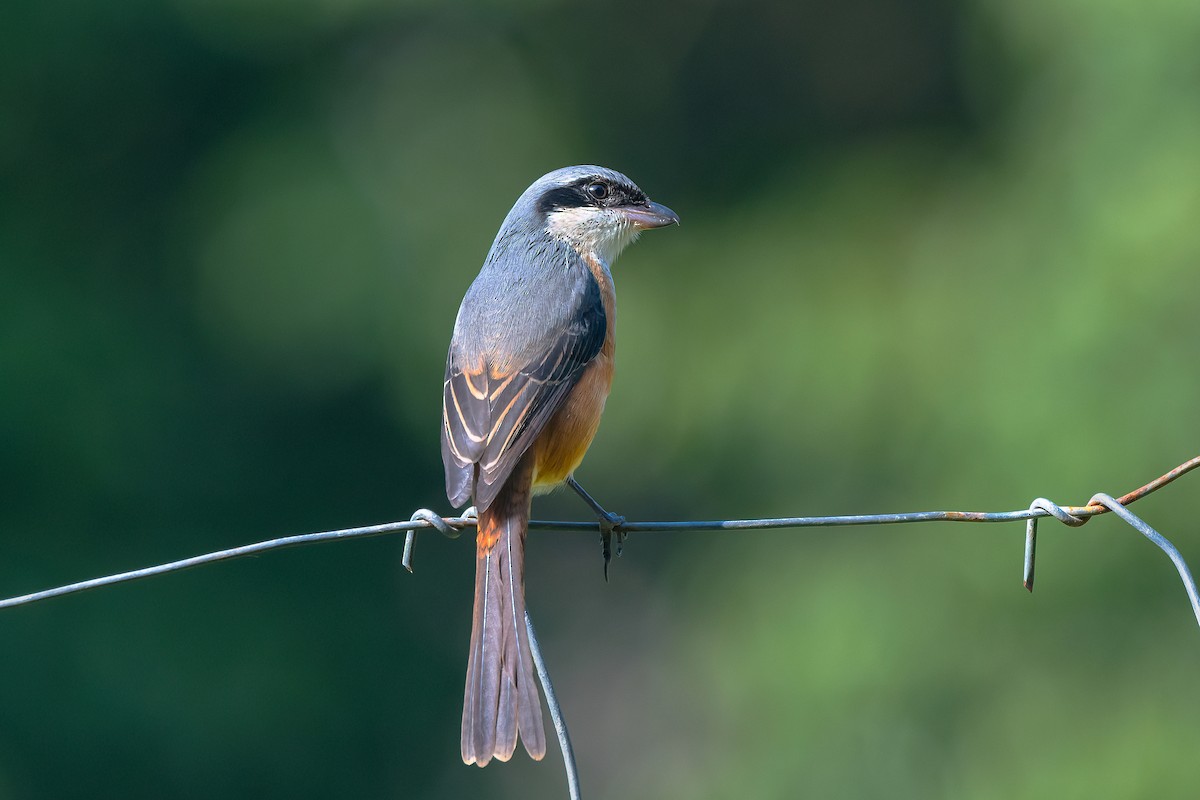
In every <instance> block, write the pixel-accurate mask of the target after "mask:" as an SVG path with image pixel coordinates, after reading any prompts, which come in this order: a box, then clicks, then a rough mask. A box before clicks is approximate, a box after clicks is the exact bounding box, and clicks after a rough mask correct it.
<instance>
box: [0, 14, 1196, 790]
mask: <svg viewBox="0 0 1200 800" xmlns="http://www.w3.org/2000/svg"><path fill="white" fill-rule="evenodd" d="M1198 41H1200V7H1197V5H1196V4H1195V3H1194V2H1190V1H1189V0H1147V1H1146V2H1141V3H1129V2H1111V1H1101V2H1094V1H1093V2H1081V1H1080V0H965V1H963V2H957V1H951V0H911V1H910V2H900V0H849V2H845V1H843V2H838V1H837V0H813V2H809V3H791V2H753V3H735V2H733V1H732V0H727V1H726V2H713V1H712V0H709V2H696V3H688V4H678V5H675V4H668V3H661V4H660V3H645V2H628V1H623V2H606V3H556V2H549V0H545V1H540V0H527V1H526V2H519V3H500V2H488V3H478V4H467V3H436V2H387V1H386V0H290V1H289V2H281V1H280V0H215V1H214V0H126V1H125V2H110V3H97V2H93V0H50V2H46V3H34V2H31V1H30V0H17V2H7V3H4V4H3V6H2V7H0V180H2V181H3V183H2V191H0V270H2V271H0V385H2V389H0V497H2V498H3V500H2V502H0V546H2V549H0V589H2V592H0V593H2V594H3V595H5V596H8V595H13V594H19V593H23V592H27V591H33V590H37V589H42V588H47V587H49V586H53V585H57V584H60V583H65V582H70V581H74V580H78V579H82V578H86V577H92V576H96V575H101V574H105V573H109V572H115V571H119V570H124V569H129V568H133V567H137V566H143V565H148V564H152V563H157V562H160V561H166V560H171V559H174V558H179V557H183V556H187V555H192V554H196V553H201V552H205V551H208V550H212V549H217V548H222V547H227V546H232V545H236V544H242V543H246V542H251V541H257V540H260V539H264V538H269V537H272V536H276V535H283V534H288V533H300V532H306V531H315V530H322V529H326V528H332V527H343V526H351V525H357V524H365V523H373V522H381V521H386V520H392V519H401V518H407V516H408V515H409V514H410V513H411V512H412V510H413V509H415V508H418V507H421V506H430V507H433V508H436V509H442V510H445V509H446V501H445V497H444V495H443V490H442V484H441V480H442V470H441V465H440V461H439V452H438V440H437V436H438V414H439V412H440V394H439V385H440V381H441V377H442V369H443V364H444V356H445V349H446V344H447V342H448V340H449V335H450V330H451V326H452V323H453V319H454V314H455V311H456V309H457V305H458V302H459V299H460V298H461V296H462V293H463V291H464V290H465V288H466V286H467V285H468V283H469V282H470V281H471V279H472V278H473V277H474V275H475V273H476V271H477V269H478V267H479V264H480V263H481V262H482V259H483V256H484V254H485V252H486V250H487V248H488V246H489V244H490V243H491V240H492V237H493V235H494V234H495V231H496V228H497V227H498V226H499V223H500V221H501V219H502V218H503V216H504V214H505V213H506V212H507V210H508V208H509V206H510V205H511V204H512V202H513V200H514V199H515V198H516V196H517V195H518V194H519V193H520V192H521V191H522V190H523V189H524V188H525V187H526V186H527V185H528V184H529V183H530V182H531V181H532V180H533V179H534V178H536V177H538V176H539V175H541V174H542V173H544V172H547V171H549V170H551V169H553V168H556V167H559V166H563V165H566V164H574V163H599V164H604V165H607V166H611V167H614V168H616V169H620V170H622V171H624V172H626V173H627V174H628V175H630V176H631V177H632V178H633V179H634V180H635V181H637V182H638V183H639V184H640V185H641V186H642V188H643V189H645V190H646V191H647V193H648V194H649V195H650V196H651V197H653V198H654V199H656V200H659V201H661V202H664V203H666V204H668V205H670V206H671V207H672V208H674V209H675V210H676V211H678V212H679V214H680V215H681V216H682V218H683V223H684V224H683V226H682V227H681V228H678V229H672V230H670V231H665V232H658V233H655V234H653V235H648V236H646V237H645V238H644V239H643V241H642V242H641V243H639V244H638V245H637V246H635V247H634V248H632V249H631V250H630V251H629V252H628V253H627V254H626V255H625V256H624V257H623V258H622V260H621V262H620V263H619V264H618V265H617V268H616V279H617V283H618V294H619V298H620V320H619V327H618V342H619V347H618V352H619V354H620V358H619V362H620V368H619V371H618V376H617V380H616V385H615V387H614V391H613V395H612V397H611V399H610V402H609V406H608V412H607V414H606V418H605V422H604V425H603V426H602V428H601V434H600V436H599V437H598V440H597V442H596V444H595V445H594V447H593V448H592V451H591V454H590V456H589V458H588V460H587V461H586V463H585V464H584V466H583V468H582V469H581V471H580V473H579V476H580V479H581V480H582V481H583V483H584V484H585V485H587V486H588V487H589V488H590V489H591V490H592V491H593V492H594V493H595V494H596V495H597V496H598V497H599V498H601V499H602V501H603V502H605V503H606V504H607V505H608V506H609V507H610V508H611V509H613V510H616V511H618V512H620V513H623V514H626V515H628V516H629V517H630V518H633V519H687V518H692V519H700V518H713V517H742V516H766V515H783V514H787V515H794V514H836V513H871V512H883V511H915V510H927V509H935V508H947V507H950V508H959V509H978V510H1006V509H1013V508H1021V507H1024V506H1025V505H1027V504H1028V503H1029V501H1030V500H1031V499H1032V498H1034V497H1036V496H1039V495H1044V496H1047V497H1051V498H1054V499H1056V500H1058V501H1060V502H1063V503H1082V502H1085V501H1086V500H1087V498H1088V497H1090V496H1091V494H1092V493H1093V492H1095V491H1109V492H1112V493H1114V494H1120V493H1122V492H1124V491H1127V490H1129V489H1131V488H1134V487H1135V486H1138V485H1140V484H1142V483H1144V482H1145V481H1148V480H1150V479H1151V478H1153V477H1155V476H1157V475H1159V474H1160V473H1162V472H1164V471H1166V470H1167V469H1169V468H1170V467H1172V466H1174V465H1176V464H1177V463H1179V462H1182V461H1184V460H1185V459H1187V458H1189V457H1191V456H1194V455H1196V454H1197V452H1198V449H1200V448H1198V447H1197V443H1198V442H1200V437H1198V436H1197V433H1198V429H1200V414H1197V409H1198V408H1200V369H1198V359H1197V353H1198V348H1197V336H1198V334H1197V319H1198V310H1200V280H1198V279H1197V266H1198V265H1200V224H1198V222H1197V220H1198V218H1200V48H1197V46H1196V43H1197V42H1198ZM1198 487H1200V477H1196V476H1191V477H1188V478H1184V479H1183V480H1182V481H1180V482H1179V483H1178V484H1176V485H1174V486H1172V487H1171V488H1169V489H1167V490H1165V491H1163V492H1161V493H1160V494H1157V495H1155V496H1154V497H1153V498H1151V499H1148V500H1146V501H1144V502H1142V503H1140V504H1138V506H1137V508H1136V510H1137V511H1138V513H1140V514H1142V515H1144V516H1145V517H1146V518H1147V520H1148V521H1150V522H1151V524H1155V525H1157V526H1159V527H1160V529H1161V530H1163V531H1164V532H1165V533H1167V534H1168V535H1171V536H1174V537H1175V539H1176V541H1177V542H1178V543H1179V544H1180V546H1181V548H1182V549H1183V551H1184V553H1185V554H1187V555H1190V556H1191V559H1192V562H1193V565H1195V566H1200V533H1198V532H1197V527H1198V526H1197V524H1196V522H1195V517H1196V514H1197V513H1198V512H1200V492H1198ZM535 515H536V516H538V517H541V518H563V517H567V518H575V519H584V518H586V517H587V514H586V511H585V509H584V507H583V506H582V505H581V504H580V503H579V502H578V501H576V500H575V499H573V498H572V497H569V496H562V495H558V496H554V497H550V498H547V499H544V500H540V501H539V502H538V503H537V505H536V508H535ZM1043 530H1044V533H1043V536H1042V537H1041V538H1042V542H1041V548H1040V553H1039V555H1040V563H1039V582H1038V592H1037V594H1035V595H1033V596H1032V597H1031V596H1028V595H1026V593H1025V592H1024V591H1023V590H1022V589H1021V586H1020V578H1019V571H1020V555H1021V548H1022V542H1023V526H1021V525H1019V524H1017V525H1006V526H948V525H925V526H914V527H902V528H856V529H836V530H816V531H786V532H756V533H743V534H728V535H717V534H711V533H704V534H693V535H675V534H645V535H638V536H635V537H633V538H632V539H631V540H630V541H629V543H628V545H627V548H626V552H625V555H624V557H623V558H622V559H621V560H620V561H619V562H616V563H615V564H614V568H613V570H612V579H611V580H610V581H609V583H607V584H605V583H604V581H603V580H602V577H601V563H600V554H599V547H598V544H597V543H596V541H595V540H594V538H593V537H592V536H583V535H578V534H559V533H552V532H541V533H537V534H535V535H534V537H533V540H532V542H531V545H530V552H529V561H530V564H529V567H528V576H529V585H528V596H529V604H530V608H531V610H532V611H533V613H534V615H535V619H536V620H537V621H538V623H539V628H540V632H541V635H542V639H543V645H544V649H545V655H546V657H547V659H548V661H549V664H550V666H551V670H552V673H553V675H554V677H555V680H556V683H557V688H558V690H559V692H560V695H561V698H562V700H563V702H564V705H565V709H566V713H567V718H568V721H569V723H570V726H571V730H572V733H573V736H574V741H575V746H576V749H577V752H578V756H579V765H580V769H581V773H582V779H583V785H584V789H585V792H586V796H588V797H590V798H617V797H646V798H658V797H670V798H728V797H735V796H736V797H764V798H794V797H820V798H864V797H872V798H985V799H986V798H1013V797H1021V798H1045V797H1054V798H1076V797H1078V798H1131V797H1156V798H1175V797H1178V798H1184V797H1189V798H1190V797H1195V796H1196V791H1197V790H1196V786H1197V785H1198V783H1197V782H1198V781H1200V762H1197V760H1196V753H1197V752H1198V751H1200V726H1197V723H1196V720H1197V715H1196V711H1197V707H1198V704H1200V680H1198V677H1197V676H1198V675H1200V672H1198V670H1197V664H1198V663H1200V636H1198V635H1197V630H1196V627H1195V622H1194V620H1193V619H1192V617H1191V614H1190V613H1189V611H1188V608H1187V605H1186V598H1185V596H1184V593H1183V590H1182V588H1181V586H1180V585H1179V582H1178V580H1177V578H1176V576H1175V573H1174V570H1173V569H1172V568H1171V566H1170V564H1169V563H1168V561H1167V560H1166V559H1165V558H1164V557H1163V556H1162V554H1161V553H1160V552H1158V551H1157V550H1156V549H1155V548H1154V547H1152V546H1151V545H1150V544H1148V543H1147V542H1145V541H1143V540H1141V538H1140V537H1139V536H1138V535H1137V534H1136V533H1134V532H1133V531H1132V530H1131V529H1130V528H1128V527H1126V526H1124V525H1122V524H1120V523H1119V522H1118V521H1116V520H1113V519H1111V518H1105V519H1103V520H1098V521H1095V522H1093V523H1092V524H1090V525H1088V526H1087V527H1086V528H1083V529H1078V530H1075V529H1066V528H1063V527H1062V526H1058V525H1053V524H1051V523H1047V524H1045V525H1044V526H1043ZM400 545H401V542H400V540H399V538H396V537H389V538H382V539H373V540H368V541H360V542H355V543H343V544H333V545H321V546H313V547H307V548H301V549H296V550H290V551H286V552H280V553H275V554H271V555H267V556H263V557H261V558H256V559H251V560H245V561H240V562H234V563H229V564H225V565H219V566H212V567H207V568H204V569H202V570H197V571H193V572H188V573H182V574H177V575H174V576H171V577H165V578H158V579H155V580H152V581H147V582H143V583H138V584H130V585H127V586H123V587H119V588H113V589H108V590H104V591H102V592H96V593H93V594H90V595H78V596H74V597H71V598H66V599H61V600H57V601H52V602H49V603H45V604H42V605H37V606H30V607H26V608H21V609H17V610H12V611H6V612H3V613H2V614H0V652H2V653H3V655H2V656H0V798H76V797H79V798H84V797H87V798H94V797H125V798H143V797H144V798H161V797H171V798H213V797H229V798H243V797H245V798H250V797H255V798H259V797H281V798H282V797H287V798H318V797H320V798H328V797H349V798H396V797H401V798H464V797H494V798H518V797H520V798H543V797H545V798H549V797H562V796H565V788H564V781H563V777H562V772H561V763H560V759H559V756H558V755H557V753H556V752H551V754H550V755H548V756H547V758H546V761H545V762H544V763H542V764H533V763H531V762H530V761H529V760H528V758H526V757H525V756H524V754H523V752H522V753H519V754H518V755H517V757H516V758H514V760H513V762H512V763H510V764H508V765H496V766H491V767H488V768H487V769H486V770H478V769H475V768H468V767H465V766H463V765H462V764H461V763H460V761H459V757H458V727H459V715H460V713H461V691H462V680H463V674H464V671H465V663H466V643H467V636H468V632H469V624H470V622H469V615H470V604H471V591H472V589H471V585H472V578H471V575H472V570H473V559H472V557H471V552H472V549H471V545H470V543H469V542H468V540H467V538H463V539H460V540H458V541H456V542H449V541H445V540H442V539H441V538H440V537H437V536H434V535H426V536H424V537H423V538H422V539H421V541H420V543H419V546H418V549H417V554H416V573H415V574H414V575H411V576H410V575H407V574H404V573H403V572H402V571H401V569H400V566H399V556H400Z"/></svg>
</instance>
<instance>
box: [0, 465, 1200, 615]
mask: <svg viewBox="0 0 1200 800" xmlns="http://www.w3.org/2000/svg"><path fill="white" fill-rule="evenodd" d="M1197 467H1200V456H1196V457H1195V458H1192V459H1190V460H1188V461H1185V462H1184V463H1182V464H1180V465H1179V466H1178V467H1176V468H1175V469H1173V470H1171V471H1170V472H1167V473H1166V474H1164V475H1161V476H1159V477H1158V478H1155V479H1154V480H1152V481H1150V482H1149V483H1147V484H1146V485H1145V486H1141V487H1139V488H1137V489H1134V490H1133V491H1132V492H1129V493H1128V494H1125V495H1122V496H1121V497H1119V498H1117V500H1116V502H1118V503H1119V504H1121V505H1122V506H1127V505H1129V504H1130V503H1132V502H1134V501H1136V500H1140V499H1141V498H1143V497H1145V496H1146V495H1148V494H1150V493H1152V492H1155V491H1157V490H1158V489H1161V488H1162V487H1163V486H1166V485H1167V484H1168V483H1171V482H1172V481H1174V480H1176V479H1177V478H1179V477H1180V476H1182V475H1184V474H1186V473H1188V472H1191V471H1192V470H1194V469H1196V468H1197ZM1035 505H1036V504H1035ZM1048 509H1058V510H1060V511H1062V512H1064V513H1066V514H1069V515H1071V516H1072V517H1074V518H1078V519H1087V518H1091V517H1094V516H1096V515H1098V514H1104V513H1107V512H1108V511H1109V509H1108V508H1107V507H1106V506H1105V505H1104V504H1103V503H1099V502H1096V500H1095V498H1093V501H1092V502H1089V503H1088V504H1087V505H1086V506H1058V505H1056V504H1053V503H1050V502H1049V501H1045V507H1042V506H1037V507H1030V508H1027V509H1023V510H1021V511H995V512H989V511H917V512H912V513H905V514H853V515H845V516H831V517H774V518H770V519H726V520H702V521H694V522H625V523H622V524H621V525H620V526H619V527H618V530H619V531H620V532H622V533H633V532H650V531H734V530H761V529H765V528H813V527H833V526H842V525H895V524H902V523H911V522H1018V521H1023V520H1032V519H1038V518H1040V517H1049V516H1054V511H1052V510H1048ZM422 512H428V509H422V510H421V511H419V512H418V513H417V514H414V515H413V516H414V517H415V519H412V520H409V521H407V522H385V523H383V524H380V525H367V526H363V527H358V528H342V529H339V530H333V531H321V532H318V533H302V534H299V535H296V536H283V537H279V538H276V539H268V540H266V541H263V542H255V543H254V544H246V545H241V546H240V547H231V548H229V549H227V550H218V551H216V552H213V553H205V554H203V555H198V556H192V557H191V558H185V559H181V560H179V561H172V562H170V563H167V564H159V565H157V566H153V567H144V568H142V569H135V570H130V571H129V572H121V573H118V574H116V575H105V576H104V577H101V578H92V579H91V580H86V581H79V582H78V583H71V584H68V585H66V586H58V587H55V588H53V589H46V590H44V591H40V592H32V593H30V594H23V595H19V596H17V597H10V598H8V599H6V600H0V610H3V609H6V608H15V607H16V606H23V605H28V604H29V603H36V602H39V601H41V600H49V599H50V598H52V597H62V596H64V595H68V594H75V593H76V592H83V591H87V590H89V589H99V588H101V587H105V586H113V585H115V584H118V583H126V582H128V581H134V580H139V579H141V578H149V577H153V576H155V575H164V574H166V573H168V572H178V571H180V570H184V569H190V568H191V567H199V566H202V565H205V564H213V563H216V562H218V561H230V560H232V559H235V558H244V557H245V556H252V555H258V554H260V553H265V552H267V551H270V550H281V549H283V548H286V547H298V546H300V545H307V544H317V543H319V542H330V541H341V540H344V539H365V538H369V537H372V536H385V535H387V534H392V533H399V532H401V531H405V532H408V531H414V532H415V531H419V530H422V529H425V528H433V529H435V530H436V529H439V527H440V526H439V524H438V523H439V522H441V523H444V524H445V525H446V526H447V527H448V528H450V529H453V530H461V529H462V528H465V527H471V526H473V525H476V524H477V520H476V519H475V517H474V516H470V514H471V510H470V509H468V511H467V512H466V513H464V514H463V515H461V516H457V517H442V516H438V515H437V514H433V513H432V512H428V514H427V515H424V516H422ZM434 520H436V521H434ZM1080 524H1082V523H1080ZM1131 524H1132V523H1131ZM529 527H530V528H534V529H538V530H547V529H553V530H560V531H591V532H601V531H603V526H602V525H601V524H599V523H597V522H566V521H549V520H533V521H531V522H530V523H529ZM1135 527H1136V526H1135ZM407 549H408V556H409V559H408V563H407V564H406V567H407V568H408V569H410V570H411V568H412V564H411V555H412V546H411V544H410V545H409V546H408V548H407Z"/></svg>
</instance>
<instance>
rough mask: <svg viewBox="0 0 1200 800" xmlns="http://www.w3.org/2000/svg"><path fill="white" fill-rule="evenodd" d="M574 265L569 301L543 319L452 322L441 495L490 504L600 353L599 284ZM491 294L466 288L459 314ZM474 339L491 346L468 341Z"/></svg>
mask: <svg viewBox="0 0 1200 800" xmlns="http://www.w3.org/2000/svg"><path fill="white" fill-rule="evenodd" d="M577 269H578V273H579V274H577V276H576V280H575V281H574V285H573V286H572V287H571V289H572V290H573V291H572V292H571V293H570V296H569V300H568V302H567V303H566V304H565V305H566V306H567V307H566V308H565V309H562V307H561V306H560V307H559V313H557V314H554V315H548V316H550V317H551V318H549V319H547V318H545V317H541V318H539V317H538V315H536V314H534V315H526V316H525V317H523V318H521V319H520V320H519V321H517V322H515V323H513V322H512V320H510V319H507V318H505V317H504V316H502V315H501V316H499V317H498V318H499V319H500V320H502V321H504V322H506V323H509V324H519V325H521V326H523V327H522V329H521V330H512V329H509V330H499V331H497V330H491V331H480V330H457V329H456V331H455V337H454V341H452V342H451V344H450V352H449V355H448V357H447V359H446V381H445V384H444V388H443V395H442V422H443V424H442V458H443V462H444V464H445V467H446V494H447V496H448V497H449V498H450V502H451V503H453V504H454V505H455V506H461V505H464V504H465V503H466V502H467V501H468V500H469V499H470V498H471V497H472V495H473V496H474V499H475V505H476V506H477V507H478V508H479V509H480V510H483V509H485V508H487V507H488V505H490V503H491V501H492V499H493V498H494V497H495V494H496V492H497V491H499V489H500V487H501V486H502V485H503V483H504V481H505V479H506V478H507V477H508V476H509V474H510V473H511V472H512V470H513V468H514V467H515V466H516V464H517V461H518V460H519V459H520V458H521V456H522V455H523V454H524V453H525V451H526V450H528V449H529V447H530V445H532V444H533V441H534V440H535V439H536V438H537V435H538V434H539V433H541V431H542V428H544V427H545V425H546V423H547V422H548V421H549V420H550V418H551V417H553V416H554V414H555V412H557V411H558V409H559V408H560V407H561V406H562V404H563V402H564V401H565V400H566V398H567V396H568V395H569V394H570V391H571V389H573V388H574V387H575V384H576V383H578V381H579V378H580V376H581V375H582V374H583V371H584V369H585V368H586V367H587V365H588V364H589V363H591V361H592V359H594V358H595V357H596V355H597V354H598V353H599V352H600V348H601V347H602V346H603V344H604V336H605V332H606V330H607V319H606V318H605V314H604V305H603V303H602V301H601V298H600V287H599V286H598V285H597V283H596V279H595V278H594V277H593V276H592V275H591V273H590V271H588V270H587V268H586V267H584V266H583V265H582V264H580V265H578V268H577ZM489 300H490V301H492V302H495V298H494V297H493V298H478V297H474V296H473V294H472V293H468V295H467V297H466V299H464V300H463V310H462V311H460V312H459V316H460V319H462V318H463V317H464V315H465V314H464V312H466V311H467V310H468V304H469V303H473V302H487V301H489ZM470 310H471V311H475V309H470ZM563 311H565V312H566V313H563ZM465 316H467V317H468V318H469V319H472V320H476V321H478V320H490V319H497V315H490V316H489V315H486V314H481V313H472V314H466V315H465ZM480 341H483V342H487V343H488V344H489V347H488V348H487V349H484V348H479V347H474V348H473V347H472V346H471V345H472V344H473V343H475V342H480ZM514 341H515V342H520V343H521V355H520V356H519V357H517V358H514V357H513V356H514V354H513V353H510V352H508V350H506V349H505V345H506V343H511V342H514ZM481 350H482V351H483V352H479V351H481ZM476 353H478V355H476V356H475V358H472V355H475V354H476Z"/></svg>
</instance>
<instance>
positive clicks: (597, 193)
mask: <svg viewBox="0 0 1200 800" xmlns="http://www.w3.org/2000/svg"><path fill="white" fill-rule="evenodd" d="M587 193H588V194H589V195H590V196H591V197H592V199H593V200H603V199H604V198H606V197H608V184H605V183H589V184H588V186H587Z"/></svg>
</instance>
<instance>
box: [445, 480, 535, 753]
mask: <svg viewBox="0 0 1200 800" xmlns="http://www.w3.org/2000/svg"><path fill="white" fill-rule="evenodd" d="M532 472H533V464H532V459H531V458H530V457H528V456H527V457H526V458H524V459H523V460H522V463H521V464H519V465H518V466H517V468H516V469H515V470H513V473H512V475H510V476H509V478H508V480H507V481H506V483H505V486H504V487H503V488H502V489H501V490H500V492H499V494H497V496H496V498H495V500H493V501H492V503H491V505H489V506H488V507H487V508H486V509H484V510H483V511H481V512H480V515H479V534H478V539H477V547H476V560H475V608H474V615H473V619H472V623H471V652H470V655H469V656H468V658H467V684H466V692H465V698H464V702H463V719H462V759H463V761H465V762H466V763H468V764H478V765H479V766H481V767H482V766H486V765H487V763H488V762H489V761H490V760H491V759H492V758H493V757H495V758H498V759H500V760H501V761H507V760H508V759H509V758H511V757H512V754H513V751H515V750H516V747H517V737H518V733H519V735H520V738H521V740H522V741H523V742H524V744H525V750H526V751H527V752H528V753H529V755H530V756H531V757H532V758H534V759H540V758H541V757H542V756H544V755H545V754H546V732H545V726H544V725H543V723H542V706H541V701H540V699H539V697H538V690H537V684H536V683H535V680H534V675H533V655H532V652H531V651H530V648H529V634H528V632H527V630H526V628H525V533H526V530H527V528H528V524H529V499H530V498H529V487H530V482H531V480H532Z"/></svg>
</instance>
